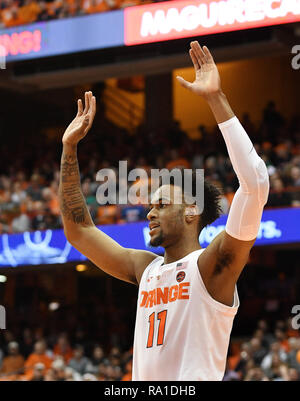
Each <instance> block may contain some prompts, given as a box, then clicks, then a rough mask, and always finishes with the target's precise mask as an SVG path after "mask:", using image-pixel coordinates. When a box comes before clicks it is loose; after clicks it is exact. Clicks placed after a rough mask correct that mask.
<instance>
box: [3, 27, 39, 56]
mask: <svg viewBox="0 0 300 401" xmlns="http://www.w3.org/2000/svg"><path fill="white" fill-rule="evenodd" d="M41 41H42V33H41V31H40V30H39V29H36V30H35V31H33V32H31V31H22V32H14V33H12V34H11V35H9V34H4V35H0V45H2V46H3V48H4V49H5V52H6V54H5V56H8V55H18V54H28V53H30V52H38V51H40V50H41Z"/></svg>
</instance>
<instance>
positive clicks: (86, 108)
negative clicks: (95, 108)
mask: <svg viewBox="0 0 300 401" xmlns="http://www.w3.org/2000/svg"><path fill="white" fill-rule="evenodd" d="M89 101H90V97H89V92H85V94H84V103H85V104H84V111H83V114H87V112H88V111H89V105H90V103H89Z"/></svg>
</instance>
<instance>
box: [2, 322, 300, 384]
mask: <svg viewBox="0 0 300 401" xmlns="http://www.w3.org/2000/svg"><path fill="white" fill-rule="evenodd" d="M292 326H293V325H292V319H288V320H287V321H283V320H280V321H277V322H276V323H275V327H274V328H273V330H270V329H269V326H268V323H267V321H266V320H260V321H259V322H258V324H257V328H256V330H255V332H254V333H253V336H252V337H251V338H247V339H246V340H245V339H243V340H234V341H232V343H231V345H230V351H229V355H228V359H227V366H226V372H225V376H224V381H299V380H300V333H299V330H296V329H294V328H293V327H292ZM77 340H79V338H77ZM131 373H132V349H130V350H128V351H122V350H121V349H120V348H119V347H118V346H113V347H111V348H110V349H109V350H108V351H105V350H104V348H103V347H102V346H101V345H99V344H91V343H90V344H88V343H83V342H82V341H81V342H79V343H74V344H73V343H72V342H70V341H69V337H68V335H67V334H66V333H60V334H59V335H58V336H57V337H51V336H49V337H47V338H44V337H43V333H42V331H41V330H40V329H38V330H36V331H35V332H34V333H33V332H32V331H31V330H29V329H25V330H24V331H23V333H22V336H21V338H18V339H16V338H15V337H14V335H13V334H12V333H11V332H10V331H8V330H6V331H4V332H3V336H2V342H1V346H0V380H22V381H103V380H105V381H106V380H110V381H130V380H131V379H132V376H131Z"/></svg>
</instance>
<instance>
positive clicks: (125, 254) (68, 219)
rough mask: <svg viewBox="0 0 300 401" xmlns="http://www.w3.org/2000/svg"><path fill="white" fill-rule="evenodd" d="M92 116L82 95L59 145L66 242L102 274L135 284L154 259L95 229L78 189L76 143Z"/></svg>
mask: <svg viewBox="0 0 300 401" xmlns="http://www.w3.org/2000/svg"><path fill="white" fill-rule="evenodd" d="M95 113H96V99H95V97H94V96H93V94H92V92H86V93H85V108H84V109H83V104H82V101H81V100H78V111H77V115H76V117H75V119H74V120H73V121H72V122H71V124H70V125H69V126H68V128H67V129H66V131H65V133H64V136H63V139H62V142H63V153H62V158H61V172H60V184H59V202H60V210H61V214H62V219H63V225H64V232H65V235H66V238H67V239H68V241H69V242H70V243H71V244H72V245H73V246H74V247H75V248H76V249H78V250H79V251H80V252H81V253H82V254H83V255H85V256H86V257H87V258H89V259H90V260H91V261H92V262H94V263H95V264H96V265H97V266H98V267H100V268H101V269H102V270H104V271H105V272H106V273H108V274H110V275H112V276H114V277H116V278H119V279H120V280H124V281H127V282H131V283H133V284H138V282H139V280H140V277H141V275H142V273H143V270H144V268H145V267H146V266H147V265H148V264H149V263H150V262H151V261H152V260H153V259H154V258H155V257H156V255H154V254H152V253H151V252H145V251H137V250H131V249H126V248H123V247H122V246H120V245H119V244H118V243H117V242H115V241H114V240H113V239H112V238H110V237H109V236H107V235H106V234H104V233H103V232H101V231H100V230H98V228H97V227H96V226H95V225H94V223H93V221H92V218H91V216H90V213H89V211H88V208H87V205H86V202H85V199H84V196H83V194H82V191H81V186H80V173H79V167H78V161H77V144H78V142H79V141H80V140H81V139H82V138H84V137H85V136H86V134H87V133H88V131H89V130H90V128H91V126H92V124H93V120H94V117H95Z"/></svg>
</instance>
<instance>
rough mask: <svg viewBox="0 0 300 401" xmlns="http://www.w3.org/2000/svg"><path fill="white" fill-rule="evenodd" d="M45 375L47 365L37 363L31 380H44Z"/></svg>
mask: <svg viewBox="0 0 300 401" xmlns="http://www.w3.org/2000/svg"><path fill="white" fill-rule="evenodd" d="M44 375H45V365H44V364H43V363H40V362H39V363H36V364H35V365H34V367H33V374H32V378H31V379H30V381H32V382H41V381H44V380H45V379H44Z"/></svg>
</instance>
